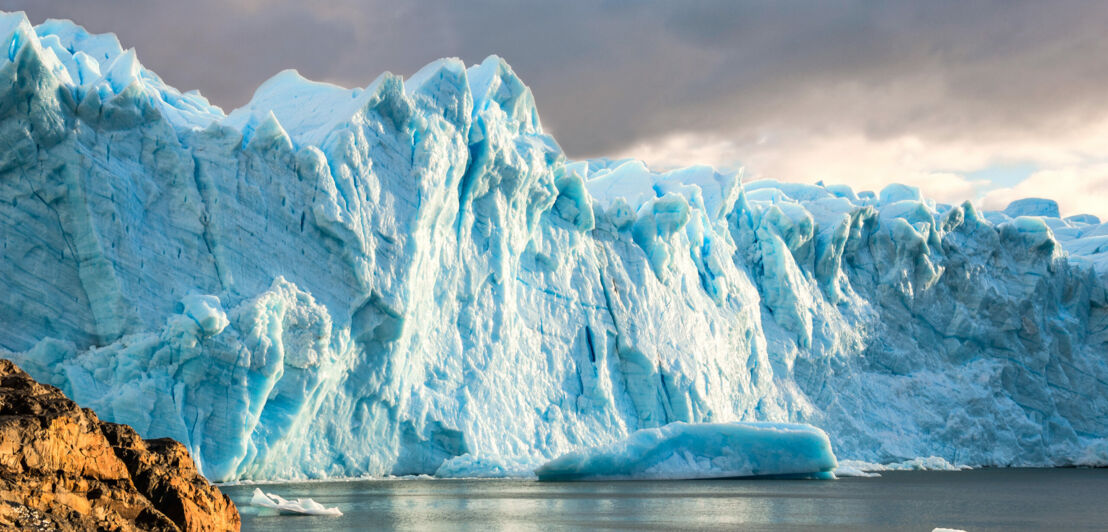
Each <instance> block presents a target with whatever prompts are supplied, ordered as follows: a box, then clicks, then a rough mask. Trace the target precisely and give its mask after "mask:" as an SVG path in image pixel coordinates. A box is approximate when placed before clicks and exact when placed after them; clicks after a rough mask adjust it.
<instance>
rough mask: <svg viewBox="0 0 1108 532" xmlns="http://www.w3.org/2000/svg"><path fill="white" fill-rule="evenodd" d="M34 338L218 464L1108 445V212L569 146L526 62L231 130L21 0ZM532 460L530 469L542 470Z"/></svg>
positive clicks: (3, 138) (49, 362)
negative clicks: (748, 443) (689, 436)
mask: <svg viewBox="0 0 1108 532" xmlns="http://www.w3.org/2000/svg"><path fill="white" fill-rule="evenodd" d="M0 147H2V148H3V149H0V214H2V216H0V231H2V232H0V234H2V235H3V243H2V245H0V256H2V258H0V263H2V264H3V273H4V275H2V276H0V348H2V349H3V350H4V351H5V352H4V353H3V356H6V357H11V358H14V359H16V361H17V362H18V363H20V364H21V365H22V366H23V367H24V368H26V369H27V370H28V371H29V372H30V373H31V374H32V375H33V376H34V377H35V378H37V379H40V380H43V381H46V382H50V383H51V384H54V385H57V386H59V387H61V388H62V389H63V390H64V391H65V393H66V394H67V395H69V396H70V397H72V398H74V399H75V400H77V402H78V403H80V404H81V405H83V406H86V407H91V408H94V409H96V411H97V412H98V414H100V415H101V417H103V418H105V419H108V420H111V421H115V422H121V423H127V424H129V425H131V426H133V427H135V428H136V429H137V430H138V431H139V432H140V433H142V434H143V435H144V436H146V437H156V436H170V437H173V438H175V439H178V440H180V441H182V442H184V443H185V444H186V445H187V446H188V447H189V450H190V451H191V452H192V453H193V456H195V457H196V458H197V460H198V462H199V463H200V465H201V467H202V468H203V470H204V473H205V474H206V475H207V476H208V477H209V478H214V479H219V480H231V479H251V478H252V479H263V478H264V479H274V478H305V477H327V476H352V475H366V474H370V475H383V474H422V473H427V474H433V473H438V474H440V475H442V476H459V475H463V476H475V475H477V476H480V475H513V474H526V472H529V471H530V470H532V469H533V468H534V467H536V466H538V465H540V464H543V463H545V462H547V461H549V460H551V459H553V458H555V457H557V456H560V455H562V454H565V453H568V452H572V451H575V450H578V449H584V448H591V447H598V446H602V445H606V444H610V443H612V442H614V441H617V440H621V439H623V438H625V437H627V436H628V435H630V434H631V433H633V432H635V431H637V430H640V429H645V428H654V427H661V426H663V425H667V424H669V423H673V422H690V423H702V422H731V421H772V422H795V423H808V424H812V425H815V426H818V427H820V428H822V429H824V430H825V431H826V433H827V435H828V437H829V438H830V442H831V444H832V446H833V448H834V449H835V452H836V454H837V455H838V456H839V457H841V458H847V459H855V460H864V461H866V462H874V463H890V462H902V461H905V460H909V459H914V458H917V457H930V456H935V457H939V458H942V459H944V460H946V461H949V462H950V463H957V464H969V465H1001V466H1003V465H1060V464H1071V463H1089V462H1090V461H1092V462H1095V461H1096V460H1097V459H1098V458H1097V457H1103V456H1104V455H1105V453H1104V451H1103V450H1104V449H1105V448H1106V446H1108V443H1106V441H1105V439H1104V438H1105V436H1106V435H1108V414H1106V412H1108V384H1106V383H1108V367H1106V364H1108V360H1106V358H1108V357H1106V356H1105V353H1106V352H1108V296H1106V290H1105V289H1106V286H1108V225H1105V224H1101V223H1100V221H1099V220H1097V219H1096V218H1095V217H1092V216H1076V217H1073V216H1071V217H1069V218H1066V219H1060V218H1058V217H1057V207H1056V206H1053V210H1052V207H1051V204H1050V203H1049V202H1046V201H1044V200H1036V201H1031V202H1021V203H1018V204H1014V205H1013V207H1012V208H1010V209H1008V210H1006V211H1005V212H982V211H980V210H978V209H977V208H976V207H975V206H974V205H972V204H970V203H965V204H962V205H954V206H948V205H940V204H935V203H934V202H931V201H929V200H927V199H925V198H923V197H922V196H921V195H920V194H919V191H918V190H915V189H913V188H911V187H905V186H902V185H891V186H889V187H888V188H886V189H885V190H883V191H881V192H880V193H878V194H874V193H857V194H855V193H854V192H853V191H851V190H850V189H849V188H847V187H842V186H822V185H805V184H797V183H776V182H770V181H758V182H753V183H745V184H741V183H740V182H739V180H738V179H737V178H736V176H734V175H731V174H725V173H721V172H717V171H715V170H713V169H711V168H707V167H693V168H687V169H682V170H675V171H672V172H666V173H657V172H653V171H651V170H649V169H647V168H646V167H645V166H643V165H642V164H641V163H638V162H635V161H607V160H600V161H578V162H571V161H566V160H565V158H564V156H563V154H562V152H561V150H560V149H559V148H558V145H557V143H556V142H555V141H554V139H552V138H551V137H550V136H548V135H546V134H544V133H543V130H542V127H541V124H540V121H539V117H538V114H537V112H536V110H535V105H534V101H533V99H532V96H531V92H530V91H529V90H528V89H527V87H526V86H525V85H524V84H523V83H522V82H521V81H520V80H519V78H518V77H516V75H515V74H514V73H513V72H512V70H511V68H510V67H509V66H508V65H507V64H505V63H504V62H503V61H501V60H500V59H498V58H496V57H490V58H489V59H487V60H486V61H484V62H483V63H481V64H480V65H477V66H473V67H469V68H466V67H465V65H463V64H462V63H461V62H460V61H458V60H442V61H438V62H435V63H432V64H431V65H428V66H427V67H426V68H424V69H423V70H421V71H420V72H419V73H417V74H416V75H414V76H412V77H411V78H409V79H408V80H403V79H401V78H399V77H397V76H394V75H391V74H385V75H382V76H381V77H380V78H378V79H377V80H376V81H374V82H373V83H372V84H370V85H369V86H368V87H366V88H364V89H354V90H348V89H343V88H340V87H335V86H331V85H326V84H320V83H315V82H311V81H307V80H304V79H303V78H301V77H300V76H299V75H298V74H296V73H295V72H284V73H281V74H278V75H277V76H275V77H274V78H273V79H272V80H270V81H269V82H267V83H265V84H264V85H263V86H262V87H260V88H259V89H258V92H257V94H256V95H255V98H254V99H253V100H252V102H251V103H250V104H248V105H247V106H246V107H244V108H242V109H238V110H236V111H234V112H232V113H230V114H229V115H224V113H223V112H222V111H221V110H220V109H218V108H216V107H213V106H211V105H210V104H208V102H207V101H205V100H204V99H203V98H202V97H201V96H199V95H198V94H196V93H180V92H178V91H177V90H175V89H173V88H171V87H168V86H167V85H165V84H164V83H163V82H162V81H161V80H160V79H159V78H158V77H157V76H156V75H154V74H153V73H151V72H150V71H148V70H146V69H145V68H143V67H142V65H141V63H139V61H138V59H137V57H136V55H135V53H134V52H133V51H124V50H123V49H122V48H121V47H120V46H119V43H118V42H117V41H116V39H115V38H114V36H111V35H90V34H88V33H87V32H85V31H84V30H82V29H81V28H79V27H77V26H74V25H73V24H72V23H69V22H65V21H48V22H46V23H44V24H42V25H39V26H37V27H32V26H31V25H30V24H28V23H27V21H26V19H25V18H24V17H23V15H22V14H14V15H2V16H0ZM521 472H522V473H521Z"/></svg>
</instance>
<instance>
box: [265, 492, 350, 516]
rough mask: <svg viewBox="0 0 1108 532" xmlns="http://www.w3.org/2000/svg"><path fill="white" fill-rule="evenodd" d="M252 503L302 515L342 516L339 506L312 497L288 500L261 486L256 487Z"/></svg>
mask: <svg viewBox="0 0 1108 532" xmlns="http://www.w3.org/2000/svg"><path fill="white" fill-rule="evenodd" d="M250 504H253V505H254V506H261V507H262V508H269V509H271V510H277V511H279V512H285V513H290V514H301V515H330V516H336V517H337V516H341V515H342V511H341V510H339V509H338V508H337V507H332V508H327V507H325V506H323V505H322V504H319V503H318V502H315V501H314V500H312V499H302V498H301V499H296V500H295V501H290V500H286V499H285V498H283V497H281V496H280V495H274V494H272V493H266V492H264V491H262V490H261V488H254V495H253V496H252V497H250Z"/></svg>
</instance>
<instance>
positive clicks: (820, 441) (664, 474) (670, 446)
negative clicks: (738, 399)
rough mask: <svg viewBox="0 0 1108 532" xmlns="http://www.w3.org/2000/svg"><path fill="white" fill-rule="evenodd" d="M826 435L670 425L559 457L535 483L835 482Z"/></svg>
mask: <svg viewBox="0 0 1108 532" xmlns="http://www.w3.org/2000/svg"><path fill="white" fill-rule="evenodd" d="M836 465H837V464H836V462H835V455H834V453H832V452H831V442H830V441H828V439H827V434H825V433H824V432H823V431H822V430H820V429H817V428H815V427H813V426H811V425H800V424H792V423H700V424H690V423H682V422H676V423H670V424H668V425H666V426H664V427H659V428H655V429H642V430H638V431H636V432H634V433H633V434H631V435H630V436H628V437H627V438H626V439H623V440H620V441H617V442H615V443H612V444H609V445H605V446H601V447H594V448H589V449H580V450H577V451H573V452H570V453H567V454H565V455H562V456H560V457H558V458H555V459H554V460H551V461H550V462H547V463H546V464H543V465H542V466H541V467H539V468H538V469H536V470H535V475H537V476H538V477H539V480H660V479H669V480H678V479H703V478H735V477H764V476H781V477H796V478H834V476H833V475H832V474H831V471H832V470H833V469H835V466H836Z"/></svg>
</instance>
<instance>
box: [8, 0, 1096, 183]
mask: <svg viewBox="0 0 1108 532" xmlns="http://www.w3.org/2000/svg"><path fill="white" fill-rule="evenodd" d="M0 9H5V10H13V9H23V10H26V11H27V12H28V15H29V16H30V17H31V19H32V21H34V22H39V21H41V20H43V19H45V18H46V17H62V18H72V19H74V20H76V21H77V22H78V23H80V24H83V25H86V26H87V27H88V28H89V29H90V30H92V31H97V32H104V31H114V32H117V33H118V34H119V37H120V40H121V41H122V42H123V43H124V45H125V46H134V47H136V48H137V49H138V52H139V56H140V58H141V59H142V61H143V63H144V64H145V65H146V66H147V67H149V68H151V69H153V70H155V71H157V72H158V73H159V74H160V75H161V76H162V77H163V78H164V79H165V80H166V81H167V82H169V83H171V84H173V85H175V86H177V87H178V88H180V89H182V90H188V89H193V88H198V89H200V90H201V92H203V93H204V94H205V95H206V96H208V97H209V98H210V99H211V100H212V101H213V102H214V103H216V104H218V105H221V106H223V107H224V108H225V109H228V110H229V109H232V108H234V107H237V106H239V105H242V104H244V103H245V102H246V101H247V100H248V99H249V98H250V96H251V94H252V93H253V91H254V89H255V88H256V87H257V86H258V85H259V84H260V83H262V82H263V81H264V80H265V79H267V78H269V77H270V76H272V75H273V74H275V73H277V72H279V71H280V70H282V69H284V68H296V69H298V70H300V71H301V72H302V73H303V74H304V75H306V76H308V77H310V78H314V79H320V80H324V81H330V82H333V83H338V84H341V85H345V86H364V85H366V84H368V83H369V82H370V81H372V80H373V79H374V78H376V77H377V75H378V74H379V73H381V72H383V71H385V70H390V71H393V72H396V73H399V74H402V75H407V74H411V73H414V72H416V71H417V70H418V69H419V68H420V67H422V66H423V65H424V64H426V63H428V62H430V61H432V60H434V59H436V58H439V57H448V56H456V57H461V58H462V59H463V60H465V61H466V62H468V63H476V62H478V61H480V60H481V59H483V58H484V57H485V56H487V55H489V54H492V53H496V54H500V55H501V56H503V57H505V58H506V59H507V60H508V61H509V63H511V64H512V66H513V68H514V69H515V70H516V72H517V73H518V74H520V76H521V77H522V78H523V79H524V81H525V82H527V83H528V84H529V85H530V86H531V88H532V89H533V91H534V93H535V97H536V101H537V103H538V106H539V110H540V113H541V115H542V119H543V124H544V126H546V127H547V128H548V129H549V130H550V131H552V132H553V133H554V134H555V135H556V137H557V138H558V141H559V143H560V144H561V146H562V147H563V148H564V149H565V150H566V152H567V154H568V155H569V156H571V157H575V158H584V157H593V156H602V155H613V154H634V155H638V156H642V157H644V158H646V159H648V160H654V161H655V162H658V161H663V162H666V163H667V164H669V163H673V162H675V161H680V162H707V163H711V164H717V165H722V166H737V165H740V164H742V165H744V166H745V167H746V168H747V169H748V172H749V173H751V174H752V175H761V176H765V177H774V178H778V179H785V180H806V181H814V180H816V179H824V180H826V181H841V182H846V183H850V184H854V185H855V186H858V187H865V188H880V186H882V185H883V184H884V183H887V182H889V181H893V180H897V181H907V182H912V183H916V184H919V185H920V186H921V187H922V188H924V190H927V191H928V192H929V193H931V194H934V195H936V196H937V197H940V198H945V199H950V198H955V197H958V196H961V195H966V194H972V193H976V194H978V195H980V194H983V193H985V192H988V190H989V188H990V187H989V185H988V184H987V183H986V184H984V185H982V184H980V183H979V182H977V181H974V180H972V179H968V178H965V177H962V176H966V175H968V174H970V173H972V172H974V171H977V170H981V169H984V168H988V167H989V166H990V165H995V164H1005V163H1011V162H1027V163H1029V164H1032V165H1033V166H1035V167H1038V168H1042V169H1044V170H1050V169H1055V170H1058V171H1061V169H1072V171H1074V172H1076V171H1078V170H1079V169H1080V168H1084V167H1085V166H1088V165H1091V164H1097V163H1098V161H1099V160H1100V159H1102V158H1103V157H1104V150H1105V146H1108V143H1106V142H1105V141H1108V134H1105V132H1106V131H1108V127H1104V126H1105V124H1108V97H1106V96H1105V95H1106V94H1108V93H1106V92H1105V91H1104V89H1103V87H1105V86H1108V39H1104V38H1103V33H1104V28H1105V27H1108V4H1104V3H1098V2H1085V1H1080V0H1073V1H1070V0H1060V1H1057V2H1050V3H1045V2H1039V1H1033V0H982V1H978V2H968V3H967V2H947V1H938V2H926V3H921V2H914V1H902V2H895V1H894V2H881V3H874V2H867V1H863V0H846V1H843V2H834V3H827V2H818V1H795V0H782V1H779V2H732V1H722V0H720V1H714V0H705V1H701V2H695V3H689V2H669V1H663V0H654V1H652V0H643V1H636V2H626V1H620V0H605V1H593V0H566V1H563V2H539V1H529V2H505V1H496V0H473V1H467V2H452V1H448V0H415V1H411V2H389V1H385V0H372V1H355V0H335V1H329V2H301V1H298V0H268V1H264V2H263V1H261V0H239V1H227V0H193V1H190V2H179V1H168V0H142V1H140V0H118V1H111V2H109V1H94V0H54V1H50V2H43V1H39V0H33V1H32V0H0ZM999 194H1000V193H999V192H997V193H995V194H993V196H992V197H993V198H996V197H999Z"/></svg>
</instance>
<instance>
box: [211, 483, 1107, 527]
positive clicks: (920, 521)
mask: <svg viewBox="0 0 1108 532" xmlns="http://www.w3.org/2000/svg"><path fill="white" fill-rule="evenodd" d="M255 487H256V486H250V485H243V486H222V487H221V489H223V491H224V492H225V493H227V494H228V495H230V496H231V498H232V499H234V501H235V504H237V505H238V506H239V510H240V511H241V512H242V518H243V530H247V531H249V530H296V531H303V532H307V531H313V530H326V531H338V530H478V531H482V532H491V531H496V530H511V531H516V530H541V531H543V532H553V531H558V530H739V529H741V530H924V531H930V530H931V529H932V528H935V527H950V528H961V529H965V530H968V531H982V530H1108V469H992V470H977V471H961V472H935V471H910V472H909V471H906V472H886V473H883V474H882V477H880V478H844V479H839V480H834V481H811V480H701V481H677V482H645V481H644V482H602V483H545V482H544V483H540V482H536V481H522V480H369V481H346V482H313V483H298V484H271V485H264V486H261V487H262V488H263V489H264V490H266V491H269V492H273V493H276V494H278V495H281V496H283V497H285V498H296V497H311V498H313V499H315V500H316V501H319V502H321V503H323V504H324V505H326V506H338V507H339V508H340V509H341V510H342V511H343V513H344V514H345V515H343V516H342V517H308V516H296V515H273V514H267V513H263V512H266V510H262V509H259V508H256V507H252V506H250V495H251V493H253V491H254V488H255Z"/></svg>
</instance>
